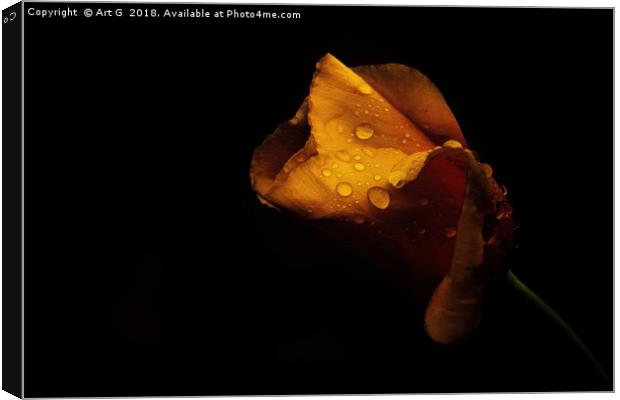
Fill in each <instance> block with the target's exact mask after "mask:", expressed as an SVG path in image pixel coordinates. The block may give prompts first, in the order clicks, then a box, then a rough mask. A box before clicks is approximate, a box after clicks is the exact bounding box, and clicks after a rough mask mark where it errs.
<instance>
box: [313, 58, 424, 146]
mask: <svg viewBox="0 0 620 400" xmlns="http://www.w3.org/2000/svg"><path fill="white" fill-rule="evenodd" d="M318 65H319V66H320V67H319V68H318V69H317V71H316V73H315V75H314V79H313V81H312V85H311V87H310V100H309V106H310V107H309V117H308V118H309V121H310V125H311V126H312V135H313V136H314V138H315V140H316V143H317V149H318V151H319V153H322V152H325V151H328V152H335V151H338V150H342V149H347V148H351V147H353V146H370V147H374V148H382V147H389V148H393V149H398V150H400V151H402V152H403V153H406V154H411V153H413V152H416V151H423V150H428V149H432V148H433V147H434V146H435V144H434V143H433V142H431V141H430V140H429V139H428V138H427V137H426V136H425V135H424V133H423V132H422V131H421V130H420V129H419V128H418V127H417V126H416V125H415V124H414V123H412V121H410V120H409V119H408V118H407V117H406V116H404V115H403V114H402V113H401V112H400V111H399V110H398V109H397V108H396V107H394V105H392V104H391V103H390V102H389V101H388V100H386V99H385V98H384V97H383V96H382V95H381V94H380V93H379V92H378V91H377V90H376V89H374V88H373V87H372V85H369V84H368V83H367V82H366V81H364V79H362V78H361V77H360V76H359V75H358V74H356V73H355V72H353V70H351V69H350V68H348V67H347V66H345V65H344V64H342V63H341V62H340V61H338V60H337V59H336V58H335V57H333V56H332V55H330V54H327V55H326V56H325V57H323V58H322V59H321V60H320V61H319V64H318Z"/></svg>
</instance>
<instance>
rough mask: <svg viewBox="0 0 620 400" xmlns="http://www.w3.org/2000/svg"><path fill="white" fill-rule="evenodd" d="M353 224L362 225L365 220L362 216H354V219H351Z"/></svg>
mask: <svg viewBox="0 0 620 400" xmlns="http://www.w3.org/2000/svg"><path fill="white" fill-rule="evenodd" d="M353 222H355V223H356V224H358V225H360V224H363V223H364V222H366V220H365V219H364V217H363V216H361V215H356V216H355V217H353Z"/></svg>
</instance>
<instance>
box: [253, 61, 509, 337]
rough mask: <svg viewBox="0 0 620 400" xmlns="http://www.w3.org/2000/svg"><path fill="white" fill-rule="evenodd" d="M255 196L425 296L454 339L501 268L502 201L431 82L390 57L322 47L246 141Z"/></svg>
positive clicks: (428, 318)
mask: <svg viewBox="0 0 620 400" xmlns="http://www.w3.org/2000/svg"><path fill="white" fill-rule="evenodd" d="M250 177H251V183H252V187H253V189H254V190H255V191H256V193H257V196H258V199H259V200H260V201H261V202H262V203H263V204H265V205H267V206H270V207H273V208H275V209H277V210H281V211H283V212H287V213H291V214H294V215H296V216H298V217H301V218H304V219H307V220H308V221H309V222H312V223H313V224H316V225H317V226H319V227H320V228H321V229H322V230H324V231H325V232H326V234H329V235H332V236H334V237H336V238H338V239H339V240H342V241H343V242H345V243H347V244H349V245H350V246H353V247H354V248H355V249H357V250H358V251H359V252H360V253H361V254H362V255H363V256H365V257H367V258H368V259H369V260H371V261H372V262H373V263H375V264H377V265H378V266H380V267H381V268H383V269H384V270H386V271H389V272H390V273H391V274H392V275H393V276H397V277H398V278H399V280H400V281H401V282H402V283H404V285H405V286H406V287H407V288H408V290H409V292H410V293H411V295H412V296H413V297H414V298H415V299H417V300H418V301H422V302H426V303H425V304H427V307H426V313H425V328H426V331H427V333H428V334H429V336H430V337H431V338H432V339H433V340H435V341H436V342H439V343H444V344H451V343H456V342H459V341H460V340H462V339H464V338H467V337H468V336H470V335H471V334H472V333H474V332H475V331H476V329H477V327H478V325H479V321H480V316H481V304H482V299H483V294H484V289H485V287H487V286H488V284H489V283H490V282H492V281H493V280H495V279H497V278H498V277H501V276H505V274H506V272H507V267H506V258H507V257H508V254H509V252H510V250H511V248H512V233H513V218H512V209H511V206H510V204H509V203H508V202H507V200H506V195H505V191H504V190H502V187H501V186H500V185H498V184H497V183H496V181H495V180H494V179H493V177H492V169H491V167H490V166H489V165H488V164H484V163H480V162H479V161H478V158H477V155H476V153H475V152H473V151H471V150H470V149H469V148H468V145H467V142H466V140H465V138H464V137H463V134H462V132H461V129H460V127H459V124H458V123H457V121H456V119H455V117H454V115H453V113H452V111H451V110H450V108H449V107H448V105H447V104H446V102H445V100H444V98H443V96H442V94H441V92H440V91H439V89H437V87H436V86H435V85H434V84H433V83H432V82H431V81H430V80H429V79H428V78H427V77H426V76H425V75H423V74H422V73H421V72H420V71H418V70H416V69H414V68H410V67H408V66H405V65H400V64H384V65H370V66H360V67H355V68H349V67H347V66H345V65H344V64H343V63H342V62H340V61H339V60H338V59H336V58H335V57H334V56H332V55H330V54H327V55H325V56H324V57H323V58H322V59H321V60H320V61H319V62H318V63H317V64H316V71H315V73H314V76H313V79H312V83H311V85H310V93H309V95H308V96H307V97H306V99H305V101H304V102H303V104H302V105H301V106H300V107H299V110H298V111H297V113H296V114H295V116H293V118H291V119H290V120H288V121H286V122H284V123H282V124H280V125H279V126H278V127H277V128H276V130H275V132H273V133H272V134H271V135H270V136H268V137H267V138H266V139H265V140H264V142H263V143H262V144H261V145H260V146H259V147H258V148H257V149H256V150H255V151H254V154H253V159H252V164H251V168H250Z"/></svg>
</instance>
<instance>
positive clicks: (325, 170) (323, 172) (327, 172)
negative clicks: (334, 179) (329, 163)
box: [321, 168, 332, 176]
mask: <svg viewBox="0 0 620 400" xmlns="http://www.w3.org/2000/svg"><path fill="white" fill-rule="evenodd" d="M321 173H322V174H323V176H332V171H331V170H329V169H327V168H325V169H324V170H323V171H321Z"/></svg>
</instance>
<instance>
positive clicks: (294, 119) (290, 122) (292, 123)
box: [288, 117, 299, 126]
mask: <svg viewBox="0 0 620 400" xmlns="http://www.w3.org/2000/svg"><path fill="white" fill-rule="evenodd" d="M288 123H289V124H291V125H293V126H295V125H297V124H298V123H299V120H298V119H297V118H296V117H293V118H291V119H289V120H288Z"/></svg>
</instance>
